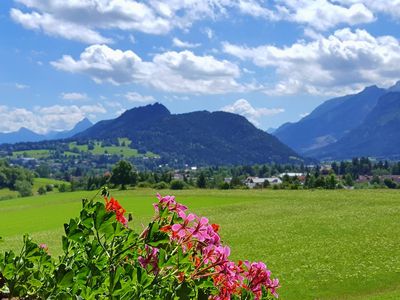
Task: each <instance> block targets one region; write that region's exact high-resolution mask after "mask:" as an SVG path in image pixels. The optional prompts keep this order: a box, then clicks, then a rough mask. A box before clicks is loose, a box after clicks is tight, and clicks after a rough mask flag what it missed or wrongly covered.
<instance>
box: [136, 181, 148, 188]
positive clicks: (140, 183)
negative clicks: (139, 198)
mask: <svg viewBox="0 0 400 300" xmlns="http://www.w3.org/2000/svg"><path fill="white" fill-rule="evenodd" d="M137 187H139V188H149V187H151V184H150V183H149V182H147V181H141V182H139V183H138V184H137Z"/></svg>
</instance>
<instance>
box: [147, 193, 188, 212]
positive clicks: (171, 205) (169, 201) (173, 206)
mask: <svg viewBox="0 0 400 300" xmlns="http://www.w3.org/2000/svg"><path fill="white" fill-rule="evenodd" d="M157 198H158V203H155V204H153V206H154V209H155V210H156V212H158V206H159V205H161V206H162V207H164V208H168V210H169V211H170V212H176V213H179V212H181V211H186V210H187V207H186V206H185V205H182V204H180V203H178V202H176V201H175V197H174V196H164V197H162V196H161V195H160V194H157Z"/></svg>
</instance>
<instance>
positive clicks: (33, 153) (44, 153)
mask: <svg viewBox="0 0 400 300" xmlns="http://www.w3.org/2000/svg"><path fill="white" fill-rule="evenodd" d="M49 156H50V151H49V150H46V149H39V150H23V151H14V152H13V158H17V157H31V158H36V159H40V158H47V157H49Z"/></svg>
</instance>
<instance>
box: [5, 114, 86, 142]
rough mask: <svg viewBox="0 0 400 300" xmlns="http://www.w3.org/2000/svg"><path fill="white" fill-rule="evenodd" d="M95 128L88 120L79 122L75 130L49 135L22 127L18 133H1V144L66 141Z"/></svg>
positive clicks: (54, 132) (50, 133)
mask: <svg viewBox="0 0 400 300" xmlns="http://www.w3.org/2000/svg"><path fill="white" fill-rule="evenodd" d="M91 126H93V123H92V122H90V121H89V120H88V119H87V118H84V119H83V120H81V121H80V122H78V123H77V124H76V125H75V126H74V128H72V129H71V130H65V131H51V132H49V133H48V134H39V133H35V132H33V131H31V130H29V129H27V128H24V127H22V128H21V129H19V130H18V131H15V132H10V133H0V144H15V143H22V142H38V141H44V140H55V139H66V138H69V137H72V136H74V135H75V134H77V133H79V132H81V131H84V130H86V129H88V128H89V127H91Z"/></svg>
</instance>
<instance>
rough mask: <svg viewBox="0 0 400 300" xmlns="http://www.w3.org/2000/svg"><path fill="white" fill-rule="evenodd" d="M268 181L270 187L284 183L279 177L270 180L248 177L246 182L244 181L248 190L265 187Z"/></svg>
mask: <svg viewBox="0 0 400 300" xmlns="http://www.w3.org/2000/svg"><path fill="white" fill-rule="evenodd" d="M266 181H268V183H269V184H270V185H275V184H281V183H282V180H281V179H280V178H278V177H270V178H260V177H247V178H246V180H245V181H244V184H245V185H246V186H247V187H248V188H250V189H253V188H255V187H257V186H260V187H261V186H263V185H264V183H265V182H266Z"/></svg>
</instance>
